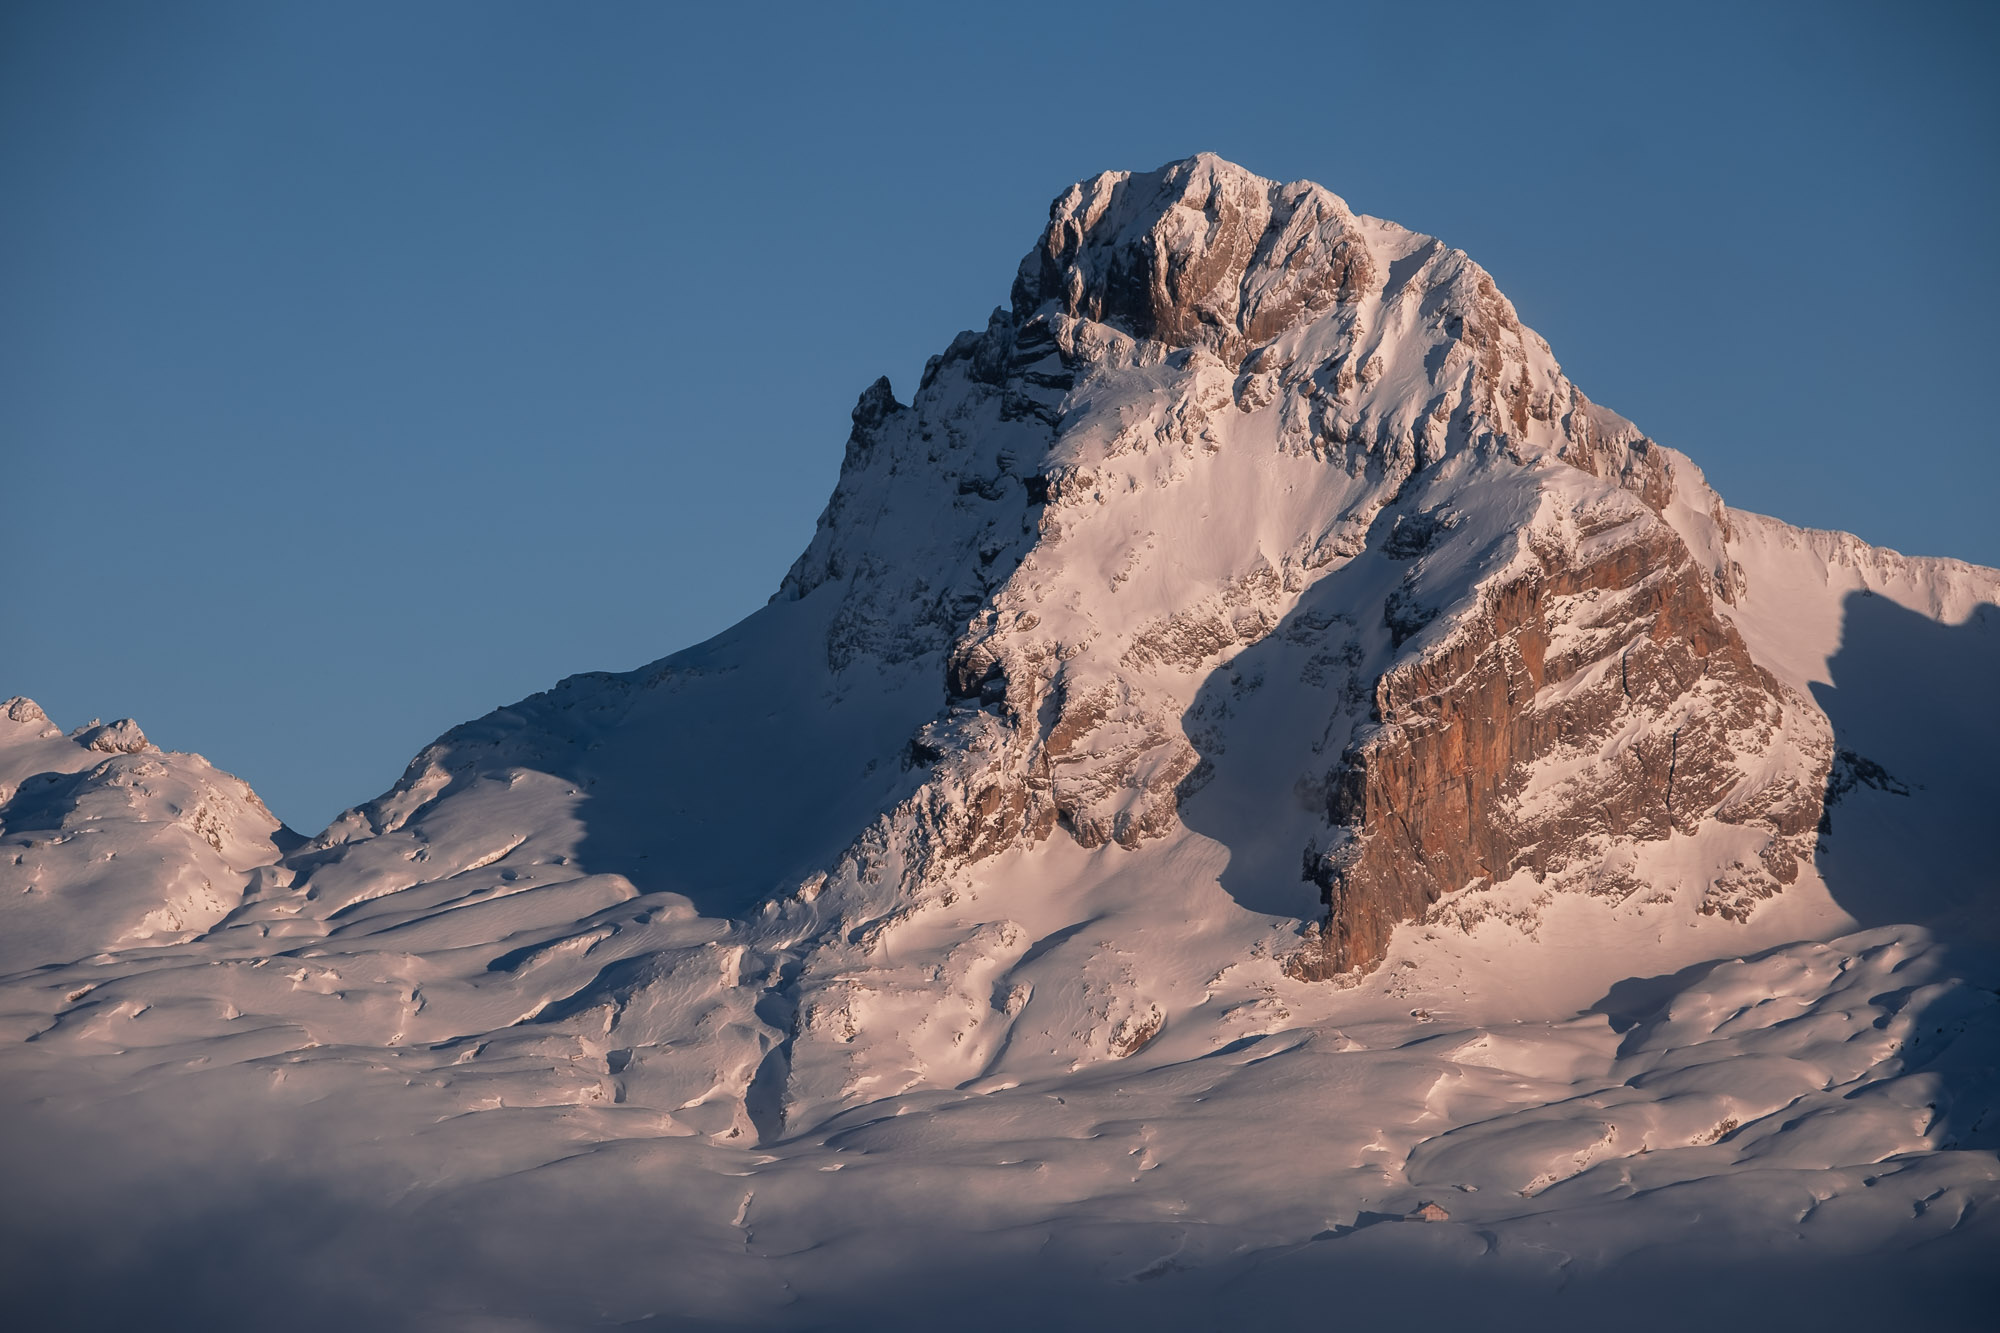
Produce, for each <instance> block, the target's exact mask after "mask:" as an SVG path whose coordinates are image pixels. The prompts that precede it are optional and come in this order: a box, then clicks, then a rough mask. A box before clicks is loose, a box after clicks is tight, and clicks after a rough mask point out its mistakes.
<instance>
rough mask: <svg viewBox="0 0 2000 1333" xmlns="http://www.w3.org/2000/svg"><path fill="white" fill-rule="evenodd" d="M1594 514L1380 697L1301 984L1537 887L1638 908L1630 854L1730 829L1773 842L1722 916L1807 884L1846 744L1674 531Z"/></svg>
mask: <svg viewBox="0 0 2000 1333" xmlns="http://www.w3.org/2000/svg"><path fill="white" fill-rule="evenodd" d="M1578 517H1579V518H1580V520H1581V521H1579V522H1578V524H1577V528H1576V535H1577V541H1576V543H1575V544H1574V545H1573V546H1572V545H1569V544H1566V543H1559V542H1542V543H1536V542H1531V543H1530V550H1531V552H1532V554H1533V557H1534V560H1533V565H1532V567H1531V568H1529V569H1528V570H1526V571H1525V572H1523V573H1521V574H1519V575H1517V576H1515V577H1513V578H1511V579H1509V580H1506V581H1504V582H1499V583H1496V584H1494V585H1489V586H1488V587H1486V588H1484V589H1482V590H1481V593H1480V598H1479V605H1478V607H1477V608H1476V610H1474V611H1473V612H1472V614H1471V615H1469V616H1468V617H1467V618H1466V620H1465V621H1464V622H1463V623H1462V625H1461V626H1460V628H1459V629H1458V630H1457V632H1456V633H1454V634H1452V635H1451V636H1450V637H1449V638H1448V639H1446V640H1445V641H1444V642H1443V643H1440V644H1438V645H1437V646H1435V647H1434V648H1432V649H1431V650H1429V651H1428V652H1424V653H1421V654H1418V655H1415V656H1413V657H1410V658H1406V659H1403V660H1400V661H1398V662H1397V663H1396V664H1395V665H1393V666H1392V667H1391V668H1390V669H1389V670H1388V671H1386V672H1384V673H1383V674H1382V676H1381V677H1380V678H1379V679H1378V680H1377V681H1376V683H1375V694H1374V705H1375V716H1376V717H1377V718H1378V719H1379V721H1380V725H1378V726H1375V727H1373V728H1371V729H1369V731H1368V732H1367V734H1366V735H1365V736H1363V737H1361V738H1359V739H1357V740H1356V741H1355V742H1354V743H1353V744H1352V745H1350V746H1349V748H1348V750H1347V752H1346V753H1345V754H1344V755H1343V756H1342V759H1341V765H1340V767H1339V769H1338V770H1336V772H1335V773H1334V774H1332V775H1331V777H1330V783H1329V785H1330V789H1331V795H1330V799H1329V802H1328V811H1327V813H1328V817H1329V819H1330V820H1332V821H1333V823H1335V824H1336V825H1337V826H1338V828H1339V841H1338V843H1337V845H1336V847H1335V848H1334V849H1333V850H1332V851H1329V852H1327V853H1325V854H1323V855H1321V856H1319V857H1317V858H1316V859H1315V860H1313V861H1312V862H1311V864H1310V865H1309V867H1308V869H1309V873H1310V874H1311V876H1312V878H1313V879H1314V880H1315V882H1317V883H1318V884H1319V885H1320V888H1321V891H1322V893H1323V895H1324V901H1325V902H1326V904H1327V906H1328V915H1327V921H1326V924H1325V926H1324V928H1323V930H1322V932H1321V933H1320V934H1319V935H1317V936H1315V937H1314V941H1313V944H1314V947H1313V948H1311V949H1308V950H1307V951H1305V952H1303V953H1302V954H1300V955H1298V956H1297V959H1296V961H1295V962H1294V964H1293V968H1294V971H1295V973H1296V974H1297V975H1301V976H1326V975H1332V974H1334V973H1338V972H1344V971H1347V970H1349V969H1352V968H1356V967H1362V968H1365V967H1368V966H1370V965H1372V964H1373V963H1374V962H1375V961H1376V960H1378V959H1380V958H1381V956H1382V954H1383V952H1384V951H1385V950H1386V948H1387V947H1388V940H1389V934H1390V931H1391V930H1393V928H1394V927H1395V926H1396V925H1397V924H1398V923H1399V922H1403V921H1410V920H1416V919H1420V918H1421V917H1422V916H1423V915H1424V914H1425V913H1426V912H1427V911H1428V910H1429V909H1430V908H1431V906H1432V905H1433V904H1435V903H1437V902H1438V901H1439V899H1441V898H1442V897H1444V896H1445V895H1446V894H1449V893H1453V892H1456V891H1457V890H1460V889H1462V888H1465V887H1467V886H1468V885H1473V884H1477V883H1479V882H1481V881H1484V882H1487V883H1492V882H1495V881H1500V880H1504V879H1506V878H1507V877H1508V876H1510V875H1512V874H1514V873H1516V872H1518V871H1522V870H1527V871H1531V872H1532V873H1533V874H1534V875H1535V876H1536V878H1537V879H1548V878H1554V879H1555V880H1557V881H1558V882H1564V881H1567V882H1572V883H1577V884H1580V885H1583V886H1586V887H1589V888H1591V889H1593V890H1595V891H1599V892H1606V893H1615V894H1618V895H1619V896H1623V895H1625V894H1627V893H1630V892H1633V891H1635V890H1636V889H1637V888H1638V887H1639V886H1638V885H1636V884H1634V883H1632V882H1630V881H1629V878H1621V877H1620V876H1619V875H1618V874H1617V873H1616V872H1615V871H1614V872H1611V873H1608V874H1607V873H1606V870H1605V867H1604V866H1603V864H1602V857H1603V854H1604V853H1605V852H1606V851H1607V850H1608V849H1609V848H1610V846H1611V845H1612V844H1613V843H1614V842H1617V841H1624V842H1628V843H1631V842H1648V841H1658V840H1661V839H1664V838H1667V837H1669V836H1671V835H1673V834H1674V833H1682V834H1690V835H1692V834H1694V833H1696V832H1698V831H1699V829H1700V827H1701V826H1702V824H1703V823H1704V822H1705V821H1707V820H1710V819H1718V820H1721V821H1724V822H1727V823H1733V824H1739V825H1744V826H1748V827H1753V828H1755V829H1757V830H1759V831H1761V832H1762V833H1764V834H1765V835H1767V841H1765V843H1764V845H1763V846H1762V848H1761V849H1760V851H1759V855H1758V857H1757V860H1756V862H1755V863H1754V864H1751V865H1748V866H1744V865H1737V866H1734V867H1732V871H1733V873H1731V874H1729V875H1727V876H1725V877H1724V878H1722V879H1719V880H1718V881H1717V882H1716V883H1715V884H1714V885H1713V886H1712V888H1711V889H1710V891H1709V894H1708V895H1707V897H1706V898H1705V900H1704V903H1703V910H1705V911H1713V912H1719V913H1721V914H1723V915H1725V916H1729V917H1732V918H1736V919H1741V918H1742V917H1743V916H1745V915H1747V913H1748V911H1749V909H1750V907H1751V905H1752V904H1753V903H1754V902H1755V901H1756V900H1757V899H1760V898H1763V897H1767V896H1769V895H1770V894H1771V893H1774V892H1776V891H1777V890H1778V888H1779V887H1781V886H1782V885H1784V884H1789V883H1791V882H1792V881H1793V880H1794V879H1796V878H1797V876H1798V870H1799V865H1800V863H1801V861H1802V860H1804V859H1805V858H1807V857H1808V856H1809V855H1810V853H1811V849H1812V847H1811V842H1812V839H1811V831H1812V829H1813V828H1814V826H1815V823H1816V822H1817V820H1818V818H1819V804H1820V802H1819V795H1818V794H1819V792H1820V791H1821V790H1823V788H1824V784H1825V778H1826V769H1827V765H1828V763H1829V762H1830V761H1831V757H1832V755H1831V750H1832V747H1831V743H1830V737H1828V736H1826V735H1825V734H1824V729H1823V727H1813V726H1812V723H1811V720H1810V719H1811V718H1812V717H1813V710H1811V709H1810V708H1809V707H1807V706H1806V705H1805V703H1804V701H1803V700H1802V699H1799V698H1798V697H1797V696H1796V695H1793V696H1792V697H1791V698H1789V699H1786V698H1784V697H1782V692H1781V689H1780V687H1779V685H1778V683H1777V681H1776V680H1774V679H1773V678H1772V676H1771V674H1770V673H1769V672H1768V671H1765V670H1764V669H1762V668H1761V667H1759V666H1757V665H1756V664H1755V663H1754V662H1753V661H1751V659H1750V655H1749V652H1748V650H1747V649H1746V648H1745V647H1744V644H1743V640H1742V637H1741V636H1740V635H1739V634H1738V633H1737V632H1736V631H1735V629H1734V628H1732V627H1731V626H1730V625H1728V624H1727V623H1726V622H1724V621H1723V620H1722V619H1721V618H1720V617H1719V616H1718V615H1717V614H1716V610H1715V606H1714V592H1713V582H1712V580H1710V579H1709V578H1707V577H1706V576H1705V574H1704V572H1703V571H1702V570H1700V569H1699V568H1698V567H1697V566H1696V564H1695V562H1694V560H1693V558H1692V557H1691V556H1690V554H1689V552H1688V550H1687V547H1686V545H1685V543H1683V542H1682V541H1681V539H1680V538H1679V537H1678V535H1676V534H1675V533H1674V532H1673V530H1672V529H1671V528H1670V527H1669V526H1668V525H1667V524H1666V523H1665V522H1663V521H1661V520H1660V519H1658V518H1657V517H1656V516H1655V515H1653V514H1652V513H1650V512H1648V511H1646V510H1644V509H1642V508H1640V506H1638V505H1636V504H1627V505H1625V506H1613V507H1611V512H1610V513H1603V514H1599V515H1596V516H1591V515H1583V516H1578ZM1788 718H1789V720H1790V723H1791V727H1792V730H1791V731H1788V730H1787V721H1788ZM1794 732H1802V733H1803V734H1793V733H1794Z"/></svg>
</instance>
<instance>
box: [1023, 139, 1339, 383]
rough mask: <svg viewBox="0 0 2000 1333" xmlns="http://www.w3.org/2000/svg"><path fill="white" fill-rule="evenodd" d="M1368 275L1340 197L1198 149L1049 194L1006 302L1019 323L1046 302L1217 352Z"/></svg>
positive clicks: (1322, 303) (1321, 305)
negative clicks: (1042, 221)
mask: <svg viewBox="0 0 2000 1333" xmlns="http://www.w3.org/2000/svg"><path fill="white" fill-rule="evenodd" d="M1378 283H1379V278H1378V274H1377V265H1376V263H1375V260H1374V257H1373V255H1372V254H1371V253H1370V251H1369V248H1368V244H1367V242H1366V241H1365V240H1364V239H1363V238H1362V236H1361V234H1360V231H1359V228H1358V227H1357V225H1356V218H1355V215H1354V213H1353V211H1352V210H1350V209H1349V208H1348V207H1347V204H1346V203H1345V202H1344V201H1343V200H1341V199H1340V198H1339V197H1338V196H1337V195H1334V194H1332V193H1331V192H1329V191H1327V190H1325V189H1322V188H1321V187H1319V186H1317V185H1314V184H1311V183H1310V182H1295V183H1293V184H1290V185H1280V184H1278V183H1276V182H1274V181H1269V180H1266V179H1264V178H1263V177H1261V176H1258V175H1256V174H1254V173H1252V172H1250V171H1248V170H1246V169H1244V168H1243V167H1240V166H1237V165H1236V164H1235V163H1233V162H1229V161H1226V160H1224V159H1222V158H1220V157H1217V156H1216V155H1215V154H1213V153H1200V154H1197V155H1196V156H1194V157H1189V158H1183V159H1181V160H1179V161H1176V162H1169V163H1168V164H1167V165H1165V166H1163V167H1161V168H1159V169H1158V170H1157V171H1151V172H1145V173H1136V174H1135V173H1132V172H1123V171H1109V172H1104V173H1102V174H1100V175H1098V176H1095V177H1092V178H1091V179H1089V180H1087V181H1080V182H1078V183H1077V184H1075V185H1073V186H1071V187H1070V188H1069V189H1068V190H1066V191H1064V192H1063V193H1062V194H1061V195H1059V196H1057V198H1056V199H1055V201H1054V202H1053V203H1052V204H1051V205H1050V208H1049V225H1048V228H1047V229H1046V230H1045V231H1044V232H1043V233H1042V237H1041V239H1040V240H1039V241H1038V242H1037V244H1036V246H1035V249H1034V250H1033V251H1031V252H1030V253H1029V255H1028V257H1027V258H1026V259H1024V260H1023V261H1022V263H1021V267H1020V271H1019V273H1018V275H1017V276H1016V278H1015V282H1014V289H1013V306H1014V315H1015V318H1016V320H1017V321H1025V320H1026V319H1028V318H1031V317H1032V316H1033V315H1034V314H1035V313H1036V312H1037V311H1041V310H1044V309H1053V310H1057V311H1060V312H1061V313H1063V314H1065V315H1069V316H1071V317H1075V318H1083V319H1092V320H1099V321H1103V322H1107V323H1111V324H1114V325H1116V326H1118V327H1120V328H1123V329H1124V330H1125V331H1127V332H1129V333H1131V334H1133V335H1134V336H1135V337H1141V338H1151V339H1155V340H1157V341H1160V342H1163V343H1165V344H1167V345H1169V346H1173V347H1183V346H1189V345H1202V346H1205V347H1208V348H1209V349H1210V350H1213V351H1216V352H1218V353H1220V354H1222V355H1223V357H1224V359H1225V360H1227V359H1231V358H1238V359H1240V354H1241V352H1242V351H1243V350H1244V349H1245V348H1247V347H1251V346H1254V345H1256V344H1257V343H1260V342H1262V341H1265V340H1266V339H1268V338H1270V337H1272V336H1273V335H1275V334H1277V333H1279V332H1280V331H1282V330H1283V329H1284V328H1286V327H1288V326H1289V325H1290V324H1292V323H1293V322H1294V321H1296V320H1297V319H1299V318H1300V317H1301V316H1304V315H1308V314H1310V313H1312V312H1316V311H1320V310H1324V309H1326V308H1327V307H1329V306H1331V305H1333V304H1334V303H1335V302H1337V301H1340V300H1342V299H1352V298H1354V297H1355V296H1357V295H1359V294H1361V293H1362V292H1365V291H1367V290H1368V289H1369V288H1370V287H1371V286H1374V285H1376V284H1378Z"/></svg>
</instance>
